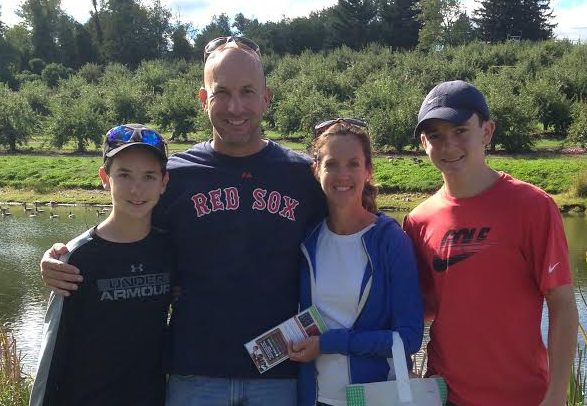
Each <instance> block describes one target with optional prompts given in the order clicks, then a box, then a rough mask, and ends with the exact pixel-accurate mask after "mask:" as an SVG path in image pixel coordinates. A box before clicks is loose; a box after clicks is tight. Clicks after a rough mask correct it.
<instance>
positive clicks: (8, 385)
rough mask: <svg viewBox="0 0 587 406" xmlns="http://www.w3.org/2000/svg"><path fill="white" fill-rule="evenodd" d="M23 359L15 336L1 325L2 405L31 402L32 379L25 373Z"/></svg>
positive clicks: (0, 382)
mask: <svg viewBox="0 0 587 406" xmlns="http://www.w3.org/2000/svg"><path fill="white" fill-rule="evenodd" d="M21 361H22V356H21V354H20V351H18V349H17V346H16V340H15V339H14V336H13V335H12V334H11V333H10V332H9V331H7V330H6V329H5V328H4V327H2V326H0V405H6V406H21V405H22V406H26V405H28V403H29V396H30V391H31V383H32V379H31V377H30V376H27V375H25V374H24V373H23V371H22V363H21Z"/></svg>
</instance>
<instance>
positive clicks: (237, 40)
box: [204, 35, 261, 62]
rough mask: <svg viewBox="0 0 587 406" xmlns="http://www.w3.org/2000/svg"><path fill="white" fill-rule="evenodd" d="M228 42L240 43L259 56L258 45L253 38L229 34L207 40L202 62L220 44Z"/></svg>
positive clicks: (259, 49)
mask: <svg viewBox="0 0 587 406" xmlns="http://www.w3.org/2000/svg"><path fill="white" fill-rule="evenodd" d="M229 42H235V43H236V44H237V45H242V46H244V47H245V48H248V49H250V50H251V51H253V52H255V53H257V54H258V55H259V56H261V48H259V45H257V44H255V42H254V41H253V40H250V39H248V38H247V37H239V36H233V35H231V36H228V37H218V38H214V39H213V40H212V41H210V42H208V44H206V46H205V47H204V62H206V59H208V56H210V54H211V53H212V52H214V51H216V50H217V49H218V48H219V47H220V46H222V45H226V44H228V43H229Z"/></svg>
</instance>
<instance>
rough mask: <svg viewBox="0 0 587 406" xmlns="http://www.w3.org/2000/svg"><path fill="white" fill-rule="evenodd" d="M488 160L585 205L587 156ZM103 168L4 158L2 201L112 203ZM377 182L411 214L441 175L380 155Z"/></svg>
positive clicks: (72, 159)
mask: <svg viewBox="0 0 587 406" xmlns="http://www.w3.org/2000/svg"><path fill="white" fill-rule="evenodd" d="M165 136H166V137H169V134H165ZM266 136H267V137H268V138H269V139H273V140H276V141H279V142H280V143H281V144H282V145H285V146H286V147H288V148H291V149H294V150H297V151H304V150H305V141H304V139H303V138H301V137H290V138H284V137H280V135H279V134H278V133H276V132H273V131H267V132H266ZM206 138H207V136H206V134H204V133H198V134H192V135H190V140H189V141H185V142H183V141H182V142H173V143H169V151H170V153H174V152H178V151H184V150H186V149H188V148H189V147H191V146H192V145H193V144H194V143H195V142H198V141H201V140H203V139H206ZM543 142H544V143H550V142H551V140H543ZM544 145H546V144H544ZM37 146H38V147H41V144H38V145H37ZM45 147H46V146H45ZM543 151H544V150H543ZM487 161H488V163H489V165H490V166H491V167H493V168H495V169H497V170H502V171H505V172H507V173H509V174H511V175H512V176H514V177H516V178H519V179H521V180H524V181H527V182H530V183H533V184H535V185H537V186H539V187H541V188H542V189H544V190H546V191H547V192H548V193H551V194H553V195H554V198H555V200H556V201H557V203H559V204H576V203H582V204H585V200H586V198H585V197H581V196H576V195H575V190H576V189H577V187H576V185H577V177H578V176H579V174H581V173H583V174H584V173H587V155H560V154H554V153H544V152H542V153H534V154H527V155H521V156H506V155H492V156H489V157H488V158H487ZM101 163H102V158H101V150H100V149H99V148H93V149H91V150H89V151H88V152H87V153H86V154H83V155H78V154H73V153H72V152H71V150H65V151H52V150H48V149H44V150H42V151H32V152H29V153H24V152H21V153H18V154H14V155H6V154H4V155H0V201H32V200H39V201H56V202H75V203H98V204H103V203H108V202H109V200H110V198H109V195H108V194H107V193H104V192H100V189H101V185H100V181H99V180H98V176H97V169H98V167H99V166H100V165H101ZM374 178H375V182H376V183H377V184H378V185H379V187H380V198H379V199H378V203H379V205H380V206H381V207H385V208H391V209H399V210H409V209H411V208H412V207H414V206H415V205H417V203H419V202H420V201H422V200H423V199H424V198H425V196H426V195H427V194H430V193H432V192H434V191H436V190H437V189H438V188H439V187H440V186H441V185H442V178H441V176H440V173H439V172H438V171H437V170H436V168H434V166H433V165H432V164H431V163H430V161H429V160H428V158H427V157H426V156H424V155H410V156H406V155H399V156H397V155H394V156H377V157H375V159H374Z"/></svg>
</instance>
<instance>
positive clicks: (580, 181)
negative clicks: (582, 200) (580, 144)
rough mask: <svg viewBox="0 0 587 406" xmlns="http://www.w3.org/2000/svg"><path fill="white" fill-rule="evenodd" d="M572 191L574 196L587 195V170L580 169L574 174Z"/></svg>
mask: <svg viewBox="0 0 587 406" xmlns="http://www.w3.org/2000/svg"><path fill="white" fill-rule="evenodd" d="M572 192H573V195H574V196H576V197H587V171H585V170H584V171H581V172H579V173H578V174H577V175H576V176H575V179H574V182H573V187H572Z"/></svg>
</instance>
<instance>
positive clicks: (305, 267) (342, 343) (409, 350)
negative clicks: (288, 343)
mask: <svg viewBox="0 0 587 406" xmlns="http://www.w3.org/2000/svg"><path fill="white" fill-rule="evenodd" d="M320 227H321V224H320V225H318V226H317V227H316V228H314V230H313V231H312V232H311V233H310V235H309V236H308V237H307V238H306V240H305V241H304V242H303V243H302V245H301V247H302V252H303V254H304V256H305V261H304V260H302V261H301V275H300V282H301V286H300V308H301V309H306V308H307V307H309V306H310V305H312V290H313V289H314V288H315V280H316V272H319V270H317V269H316V244H317V241H318V235H319V234H320ZM362 241H363V247H364V249H365V252H366V253H367V257H368V261H367V266H366V269H365V274H364V276H363V280H362V283H361V292H360V296H359V311H358V316H357V318H356V320H355V321H354V323H353V326H352V327H351V328H349V329H334V330H328V331H326V332H325V333H324V334H323V335H322V336H321V337H320V352H321V353H323V354H330V353H340V354H344V355H347V356H348V360H349V364H348V369H349V377H350V381H351V383H367V382H377V381H385V380H387V379H388V375H389V372H390V371H389V369H390V364H389V363H388V358H391V346H392V344H393V340H392V332H393V331H397V332H399V334H400V336H401V338H402V340H403V342H404V346H405V350H406V354H407V355H409V354H413V353H415V352H417V351H418V350H419V349H420V345H421V344H422V335H423V331H424V325H423V309H422V300H421V294H420V288H419V283H418V271H417V265H416V259H415V256H414V250H413V247H412V242H411V240H410V239H409V237H408V236H407V235H406V234H405V233H404V232H403V230H402V229H401V227H400V225H399V224H398V223H397V221H395V220H394V219H391V218H389V217H387V216H386V215H384V214H383V213H379V214H378V217H377V220H376V223H375V225H374V227H372V228H371V229H370V230H368V231H367V232H366V233H365V234H363V236H362ZM316 382H317V381H316V370H315V366H314V362H310V363H305V364H301V365H300V372H299V379H298V404H300V405H303V406H305V405H314V404H315V403H316V400H317V385H316Z"/></svg>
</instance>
